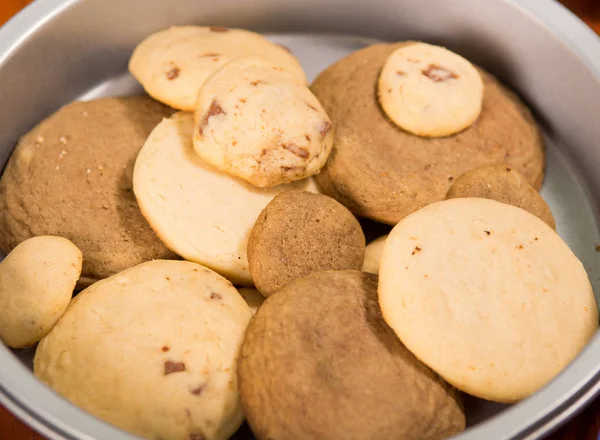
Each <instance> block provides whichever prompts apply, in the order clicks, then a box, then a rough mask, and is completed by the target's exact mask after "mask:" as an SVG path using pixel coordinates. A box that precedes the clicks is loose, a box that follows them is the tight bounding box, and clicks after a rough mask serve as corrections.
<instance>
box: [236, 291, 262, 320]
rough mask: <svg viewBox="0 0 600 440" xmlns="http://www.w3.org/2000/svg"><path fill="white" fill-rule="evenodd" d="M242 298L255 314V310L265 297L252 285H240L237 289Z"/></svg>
mask: <svg viewBox="0 0 600 440" xmlns="http://www.w3.org/2000/svg"><path fill="white" fill-rule="evenodd" d="M238 292H240V295H242V298H244V300H245V301H246V303H248V307H250V310H251V311H252V314H255V313H256V311H257V310H258V309H259V308H260V306H261V305H262V303H263V302H264V301H265V297H264V296H262V295H261V294H260V292H259V291H258V290H256V289H255V288H253V287H242V288H240V289H238Z"/></svg>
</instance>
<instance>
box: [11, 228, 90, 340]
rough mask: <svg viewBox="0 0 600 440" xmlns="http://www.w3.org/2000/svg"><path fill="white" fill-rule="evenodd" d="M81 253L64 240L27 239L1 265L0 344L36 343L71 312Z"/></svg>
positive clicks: (49, 237)
mask: <svg viewBox="0 0 600 440" xmlns="http://www.w3.org/2000/svg"><path fill="white" fill-rule="evenodd" d="M81 259H82V257H81V251H80V250H79V249H77V247H76V246H75V245H74V244H73V243H71V242H70V241H69V240H67V239H66V238H62V237H52V236H41V237H33V238H30V239H28V240H25V241H24V242H23V243H21V244H19V245H18V246H17V247H16V248H14V249H13V250H12V252H11V253H10V254H8V256H7V257H6V258H5V259H4V260H3V261H2V262H1V263H0V340H2V341H4V343H5V344H6V345H8V346H9V347H13V348H22V347H27V346H30V345H33V344H35V343H36V342H38V341H39V340H40V339H42V338H43V337H44V336H46V335H47V334H48V332H49V331H50V330H51V329H52V327H53V326H54V324H56V321H58V319H59V318H60V317H61V316H62V314H63V313H64V312H65V310H66V309H67V306H68V305H69V301H71V296H72V295H73V289H74V288H75V283H77V279H78V278H79V274H80V273H81Z"/></svg>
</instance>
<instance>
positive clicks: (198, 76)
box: [129, 26, 306, 111]
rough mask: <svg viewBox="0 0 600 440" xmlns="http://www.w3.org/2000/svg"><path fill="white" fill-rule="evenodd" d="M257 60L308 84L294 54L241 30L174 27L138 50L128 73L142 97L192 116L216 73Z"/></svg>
mask: <svg viewBox="0 0 600 440" xmlns="http://www.w3.org/2000/svg"><path fill="white" fill-rule="evenodd" d="M252 55H258V56H261V57H263V58H266V59H267V60H270V61H272V62H274V63H276V64H277V65H279V66H281V67H282V68H283V69H285V70H286V71H287V72H290V73H291V74H293V75H294V76H295V77H296V78H298V80H299V81H301V82H303V83H305V84H306V75H305V73H304V71H303V70H302V67H301V66H300V63H299V62H298V60H297V59H296V58H295V57H294V55H293V54H292V53H291V52H289V50H287V49H286V48H284V47H283V46H279V45H277V44H275V43H272V42H270V41H269V40H267V39H266V38H264V37H263V36H262V35H259V34H257V33H254V32H250V31H246V30H242V29H228V28H223V27H214V26H213V27H204V26H173V27H170V28H168V29H164V30H161V31H159V32H156V33H154V34H152V35H150V36H148V37H147V38H146V39H144V40H143V41H142V42H141V43H139V44H138V45H137V47H136V48H135V50H134V52H133V54H132V55H131V59H130V60H129V71H130V72H131V74H132V75H133V76H134V77H135V78H136V79H137V80H138V81H139V82H140V83H141V84H142V86H143V87H144V89H146V92H148V94H150V96H152V97H154V98H155V99H157V100H159V101H161V102H164V103H165V104H168V105H170V106H171V107H174V108H177V109H180V110H188V111H193V110H194V106H195V103H196V98H197V96H198V91H199V90H200V88H201V87H202V85H203V84H204V81H206V78H208V77H209V76H210V74H212V73H213V72H214V71H215V70H217V69H218V68H219V67H221V66H223V65H224V64H226V63H227V62H229V61H231V60H233V59H235V58H239V57H244V56H252Z"/></svg>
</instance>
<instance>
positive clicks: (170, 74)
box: [165, 66, 180, 81]
mask: <svg viewBox="0 0 600 440" xmlns="http://www.w3.org/2000/svg"><path fill="white" fill-rule="evenodd" d="M179 72H180V70H179V67H177V66H175V67H172V68H171V69H170V70H168V71H166V72H165V76H166V77H167V79H168V80H169V81H173V80H174V79H176V78H177V77H178V76H179Z"/></svg>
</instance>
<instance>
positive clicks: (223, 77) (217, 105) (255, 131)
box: [194, 57, 333, 188]
mask: <svg viewBox="0 0 600 440" xmlns="http://www.w3.org/2000/svg"><path fill="white" fill-rule="evenodd" d="M195 122H196V127H195V130H194V148H195V150H196V153H198V154H199V155H200V157H202V159H204V160H205V161H206V162H208V163H210V164H211V165H213V166H214V167H215V168H218V169H220V170H221V171H224V172H226V173H227V174H230V175H232V176H237V177H240V178H242V179H244V180H246V181H247V182H250V183H251V184H253V185H255V186H259V187H261V188H267V187H271V186H275V185H281V184H284V183H289V182H293V181H296V180H300V179H304V178H307V177H310V176H313V175H315V174H317V173H318V172H319V171H320V170H321V168H323V165H325V162H326V161H327V157H328V156H329V153H330V152H331V145H332V142H333V132H332V130H331V121H330V120H329V117H328V116H327V115H326V114H325V111H324V110H323V108H322V107H321V104H319V101H317V98H315V95H313V94H312V93H311V91H310V90H309V89H308V87H306V84H305V83H304V82H300V81H299V80H298V79H297V78H296V77H295V76H294V75H291V74H289V73H287V72H285V71H283V69H281V68H280V67H278V66H277V64H275V63H272V62H270V61H268V60H265V59H263V58H261V57H246V58H238V59H236V60H233V61H230V62H229V63H227V64H226V65H224V66H223V67H221V68H220V69H219V70H217V71H216V72H214V73H213V74H212V75H211V76H210V77H209V78H208V79H207V80H206V82H205V83H204V86H202V89H201V90H200V93H198V100H197V101H196V111H195Z"/></svg>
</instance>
